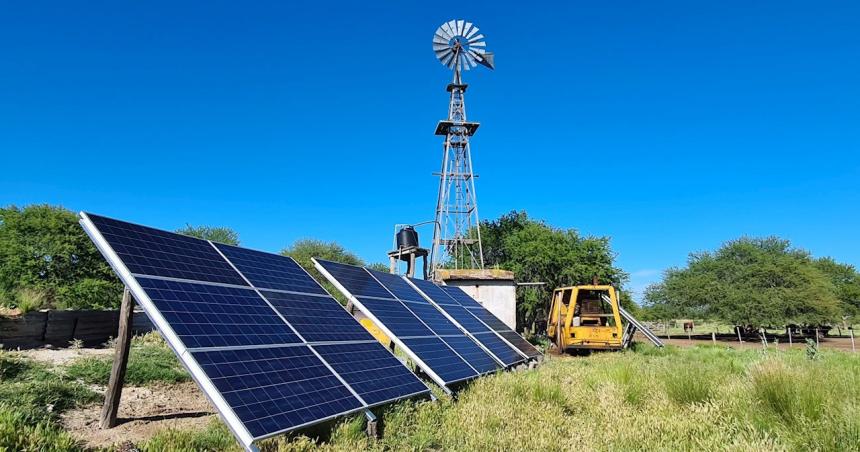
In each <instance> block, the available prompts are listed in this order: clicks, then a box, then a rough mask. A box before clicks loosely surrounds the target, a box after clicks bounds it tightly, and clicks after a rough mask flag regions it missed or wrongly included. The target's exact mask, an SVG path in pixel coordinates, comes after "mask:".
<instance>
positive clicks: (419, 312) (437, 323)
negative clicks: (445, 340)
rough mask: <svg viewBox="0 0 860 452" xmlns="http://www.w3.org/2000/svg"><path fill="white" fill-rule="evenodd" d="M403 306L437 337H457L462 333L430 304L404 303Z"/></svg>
mask: <svg viewBox="0 0 860 452" xmlns="http://www.w3.org/2000/svg"><path fill="white" fill-rule="evenodd" d="M403 304H404V305H405V306H406V307H407V308H409V310H410V311H412V313H413V314H415V315H416V316H417V317H418V318H419V319H421V320H422V321H424V323H425V324H426V325H427V327H429V328H430V329H431V330H432V331H433V332H434V333H436V334H437V335H439V336H445V335H458V334H461V333H462V332H461V331H460V328H457V325H454V324H453V323H451V321H450V320H448V318H447V317H445V316H444V315H443V314H442V313H441V312H439V310H438V309H436V307H435V306H433V305H431V304H430V303H413V302H410V301H405V302H403Z"/></svg>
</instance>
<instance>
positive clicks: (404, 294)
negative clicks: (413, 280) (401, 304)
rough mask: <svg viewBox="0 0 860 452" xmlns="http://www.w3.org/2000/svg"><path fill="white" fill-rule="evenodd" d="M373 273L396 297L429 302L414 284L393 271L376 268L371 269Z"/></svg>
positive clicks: (403, 299) (404, 299)
mask: <svg viewBox="0 0 860 452" xmlns="http://www.w3.org/2000/svg"><path fill="white" fill-rule="evenodd" d="M367 271H368V272H370V274H371V275H373V277H374V278H376V279H377V280H378V281H379V282H380V283H382V285H383V286H385V288H386V289H388V290H389V291H391V293H393V294H394V296H395V297H397V298H398V299H399V300H402V301H412V302H418V303H427V300H425V299H424V297H422V296H421V294H419V293H418V291H416V290H415V289H414V288H413V287H412V286H410V285H409V284H408V283H407V282H406V281H404V280H403V278H402V277H400V276H398V275H393V274H391V273H383V272H378V271H375V270H369V269H367Z"/></svg>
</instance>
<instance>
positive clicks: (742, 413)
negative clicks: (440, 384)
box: [0, 340, 860, 452]
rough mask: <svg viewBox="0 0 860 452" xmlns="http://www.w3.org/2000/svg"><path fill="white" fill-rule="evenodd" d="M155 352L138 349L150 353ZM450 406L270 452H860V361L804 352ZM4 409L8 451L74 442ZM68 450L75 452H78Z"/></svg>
mask: <svg viewBox="0 0 860 452" xmlns="http://www.w3.org/2000/svg"><path fill="white" fill-rule="evenodd" d="M145 342H146V341H144V340H138V342H137V343H136V346H138V347H141V346H144V345H146V344H145ZM148 345H149V346H157V347H161V345H159V344H158V343H155V344H148ZM45 373H47V374H51V375H55V374H56V372H54V371H52V370H50V369H45V368H43V367H40V365H34V364H32V363H21V362H17V361H14V360H13V361H9V360H6V361H3V360H0V375H2V376H4V379H5V378H7V376H14V378H15V379H18V383H17V384H21V382H20V379H21V378H24V377H26V376H30V377H34V376H35V377H38V376H39V375H42V377H43V378H44V375H45ZM35 377H34V378H35ZM51 378H58V377H56V375H55V376H54V377H51ZM3 386H5V383H4V384H0V388H2V387H3ZM43 387H44V386H43ZM437 396H438V397H439V400H437V401H435V402H430V401H407V402H401V403H397V404H393V405H390V406H388V407H386V408H384V409H383V412H382V413H381V416H380V419H382V422H383V423H384V424H383V436H382V437H381V439H378V440H376V439H369V438H367V437H366V436H365V435H364V434H363V427H364V419H363V417H362V416H352V417H349V418H346V419H342V420H341V421H340V422H339V423H337V425H335V427H334V428H333V429H332V430H331V434H330V435H327V438H325V439H315V438H310V437H307V436H301V435H298V436H297V435H293V436H289V437H286V436H282V437H278V438H274V439H270V440H267V441H263V442H262V443H261V444H260V447H261V449H262V450H263V451H268V452H274V451H311V450H329V451H349V452H354V451H357V450H362V451H363V450H370V451H388V450H415V451H425V450H432V451H436V450H452V451H460V450H526V451H540V452H547V451H562V450H569V449H570V448H572V447H576V448H578V449H584V450H610V449H616V450H634V451H646V450H647V451H651V450H660V451H670V450H671V451H675V450H733V451H743V450H765V451H770V450H773V451H777V450H819V451H844V450H860V355H852V354H850V353H845V352H840V351H830V350H823V351H821V352H820V353H819V358H818V359H816V360H809V359H807V358H806V356H805V354H804V352H803V351H802V350H799V349H798V350H792V351H786V350H773V349H771V350H769V351H762V350H733V349H727V348H724V347H715V346H699V347H692V348H675V347H668V348H666V349H655V348H652V347H649V346H637V347H636V349H635V350H633V351H627V352H622V353H600V354H595V355H593V356H590V357H587V358H569V357H564V358H560V357H553V356H549V357H548V358H547V361H546V362H545V363H544V364H543V365H542V366H540V367H539V368H538V369H534V370H528V371H520V372H505V373H501V374H497V375H494V376H489V377H485V378H481V379H479V380H477V381H474V382H473V383H471V384H470V385H469V387H468V388H466V389H465V390H464V391H462V392H461V393H460V394H459V397H458V398H457V400H453V399H451V398H450V397H448V396H444V395H441V393H439V392H437ZM69 397H72V396H69ZM0 400H2V396H0ZM40 403H44V401H39V402H38V403H36V405H38V404H40ZM3 409H5V410H7V411H8V410H9V409H8V408H2V409H0V424H3V425H0V431H2V432H7V433H3V434H2V435H0V441H6V443H2V442H0V449H2V447H3V446H4V445H6V446H7V447H9V448H10V449H13V450H15V449H20V448H21V447H20V446H19V447H12V446H9V444H15V445H18V444H32V446H29V447H30V449H33V450H41V449H42V447H41V446H40V444H53V443H51V442H50V441H56V444H60V445H63V447H65V445H66V444H67V443H64V442H63V441H68V440H69V439H68V438H67V437H66V436H64V434H63V432H62V431H60V430H58V427H57V424H56V423H51V422H49V421H46V420H45V419H46V418H43V417H40V416H38V415H37V416H36V417H35V418H33V419H32V420H28V418H27V417H26V412H24V411H22V410H19V409H18V408H16V409H14V410H12V411H13V412H12V413H11V415H10V414H4V411H2V410H3ZM16 416H17V417H16ZM22 416H24V417H23V418H22ZM7 418H8V419H7ZM22 419H23V420H22ZM48 419H49V418H48ZM40 422H41V424H40ZM39 425H41V427H39ZM13 427H14V428H13ZM8 432H20V433H18V434H17V435H19V436H21V437H22V438H24V439H20V440H13V439H9V438H10V437H9V435H11V434H12V433H8ZM13 441H19V442H17V443H15V442H13ZM20 441H30V442H29V443H26V442H20ZM39 441H42V442H39ZM68 444H71V446H69V447H70V448H71V449H72V450H73V448H74V446H75V445H74V444H73V443H68ZM136 446H137V447H138V448H139V449H140V450H143V451H159V450H179V451H182V450H187V451H196V450H204V451H206V450H210V451H215V450H219V451H220V450H225V451H238V450H239V447H238V446H237V444H236V442H235V440H234V439H233V437H232V435H231V434H230V432H229V430H228V429H227V428H226V427H225V426H224V425H223V424H221V423H220V422H218V421H213V423H212V424H211V425H209V426H208V427H206V428H204V429H201V430H196V431H187V430H175V429H167V430H163V431H161V432H159V433H158V434H156V435H155V436H154V437H152V438H150V439H149V440H147V441H144V442H141V443H140V444H137V445H136ZM63 447H58V448H57V449H56V450H64V449H63ZM45 450H50V449H45Z"/></svg>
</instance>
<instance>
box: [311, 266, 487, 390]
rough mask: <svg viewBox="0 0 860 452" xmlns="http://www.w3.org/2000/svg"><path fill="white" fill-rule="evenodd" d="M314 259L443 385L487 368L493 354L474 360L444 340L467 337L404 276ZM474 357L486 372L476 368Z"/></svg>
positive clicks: (327, 274) (323, 270)
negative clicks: (487, 359)
mask: <svg viewBox="0 0 860 452" xmlns="http://www.w3.org/2000/svg"><path fill="white" fill-rule="evenodd" d="M315 263H316V267H317V269H319V270H320V272H321V273H322V274H323V275H324V276H325V277H326V278H327V279H329V281H331V283H332V284H334V285H335V287H337V288H338V290H340V291H341V292H343V293H344V295H346V297H347V298H349V299H350V301H351V302H352V303H353V305H354V306H355V307H356V308H358V309H359V310H360V311H361V312H362V313H363V314H364V315H365V316H367V317H368V318H369V319H371V320H372V321H373V322H374V323H375V324H376V325H377V326H378V327H379V328H380V329H381V330H382V331H383V332H384V333H385V334H386V336H388V337H389V338H391V340H392V341H394V343H395V345H396V346H397V347H399V348H400V349H402V350H403V351H404V353H406V355H407V356H409V358H410V359H412V361H414V362H415V363H416V365H417V366H418V367H419V368H421V370H423V371H424V372H425V373H426V374H427V375H428V376H430V378H431V379H433V380H434V381H435V382H436V383H438V384H439V385H440V386H442V387H443V388H446V389H448V388H447V387H448V386H450V385H453V384H456V383H459V382H461V381H464V380H468V379H471V378H475V377H477V376H479V375H481V374H483V373H486V372H487V370H486V368H487V366H486V363H485V362H484V360H485V359H486V358H488V357H489V356H487V357H484V358H481V357H480V356H477V354H475V355H476V356H473V357H472V359H471V360H470V359H468V358H466V357H464V356H462V355H461V354H460V353H459V352H458V351H457V350H456V349H455V348H454V347H453V346H452V345H449V344H448V343H447V342H446V341H445V340H443V339H445V338H447V337H448V335H451V336H453V337H463V338H465V336H464V335H463V332H462V331H461V330H460V329H459V328H457V327H456V326H455V325H454V324H453V323H451V322H450V321H449V320H448V319H447V318H446V317H445V316H444V315H442V314H441V313H440V312H439V311H438V310H437V309H435V308H434V307H433V306H432V305H431V304H430V303H428V302H427V301H426V300H425V299H424V297H422V296H421V295H420V294H419V293H417V292H415V290H414V289H412V287H411V286H409V285H408V284H406V283H405V282H404V281H403V280H402V279H401V278H400V277H398V276H396V275H390V274H388V273H381V272H375V271H372V270H368V269H366V268H362V267H357V266H354V265H345V264H338V263H335V262H329V261H324V260H315ZM383 281H384V284H383ZM392 289H393V290H392ZM395 292H396V294H397V295H395ZM400 297H403V298H400ZM428 309H430V310H432V311H430V310H428ZM434 314H435V315H434ZM440 336H441V337H440ZM469 351H470V352H471V353H473V354H474V352H475V351H474V350H473V349H469ZM490 359H492V358H490ZM472 360H474V361H475V363H476V364H479V367H481V369H484V370H478V369H477V368H476V367H474V366H473V365H472Z"/></svg>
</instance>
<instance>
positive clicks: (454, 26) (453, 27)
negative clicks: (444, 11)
mask: <svg viewBox="0 0 860 452" xmlns="http://www.w3.org/2000/svg"><path fill="white" fill-rule="evenodd" d="M448 29H449V30H451V35H452V37H454V36H457V21H456V20H449V21H448Z"/></svg>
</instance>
